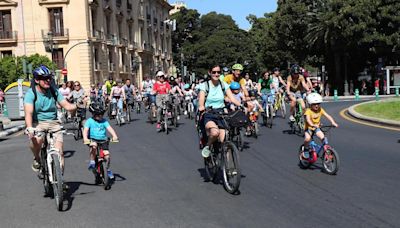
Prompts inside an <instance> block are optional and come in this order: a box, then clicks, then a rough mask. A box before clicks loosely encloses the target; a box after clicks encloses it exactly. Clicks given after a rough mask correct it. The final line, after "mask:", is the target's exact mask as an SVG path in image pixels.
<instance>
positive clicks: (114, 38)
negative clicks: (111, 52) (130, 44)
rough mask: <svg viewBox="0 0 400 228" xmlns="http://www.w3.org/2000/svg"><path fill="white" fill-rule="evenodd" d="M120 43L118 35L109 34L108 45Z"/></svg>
mask: <svg viewBox="0 0 400 228" xmlns="http://www.w3.org/2000/svg"><path fill="white" fill-rule="evenodd" d="M118 43H119V41H118V37H117V36H116V35H114V34H107V45H117V44H118Z"/></svg>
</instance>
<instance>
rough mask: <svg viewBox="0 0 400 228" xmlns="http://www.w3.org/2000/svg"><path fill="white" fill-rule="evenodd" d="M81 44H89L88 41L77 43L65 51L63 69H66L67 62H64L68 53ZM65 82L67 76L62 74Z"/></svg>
mask: <svg viewBox="0 0 400 228" xmlns="http://www.w3.org/2000/svg"><path fill="white" fill-rule="evenodd" d="M81 44H90V40H86V41H81V42H78V43H76V44H74V45H72V46H71V47H70V48H69V49H68V50H67V52H66V53H65V55H64V61H63V69H66V68H67V61H66V60H67V56H68V54H69V52H70V51H71V50H72V49H73V48H74V47H76V46H78V45H81ZM67 81H68V76H67V75H66V74H64V82H67Z"/></svg>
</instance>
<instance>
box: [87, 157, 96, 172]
mask: <svg viewBox="0 0 400 228" xmlns="http://www.w3.org/2000/svg"><path fill="white" fill-rule="evenodd" d="M95 169H96V163H95V162H94V160H90V162H89V166H88V170H89V171H93V170H95Z"/></svg>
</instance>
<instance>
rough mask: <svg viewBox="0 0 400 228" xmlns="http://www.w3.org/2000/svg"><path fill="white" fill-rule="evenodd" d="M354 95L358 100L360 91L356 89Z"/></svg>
mask: <svg viewBox="0 0 400 228" xmlns="http://www.w3.org/2000/svg"><path fill="white" fill-rule="evenodd" d="M355 95H356V97H355V99H356V101H359V100H360V92H359V91H358V89H356V90H355Z"/></svg>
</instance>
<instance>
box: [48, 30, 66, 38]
mask: <svg viewBox="0 0 400 228" xmlns="http://www.w3.org/2000/svg"><path fill="white" fill-rule="evenodd" d="M50 37H52V38H68V37H69V30H68V29H42V38H43V39H49V38H50Z"/></svg>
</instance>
